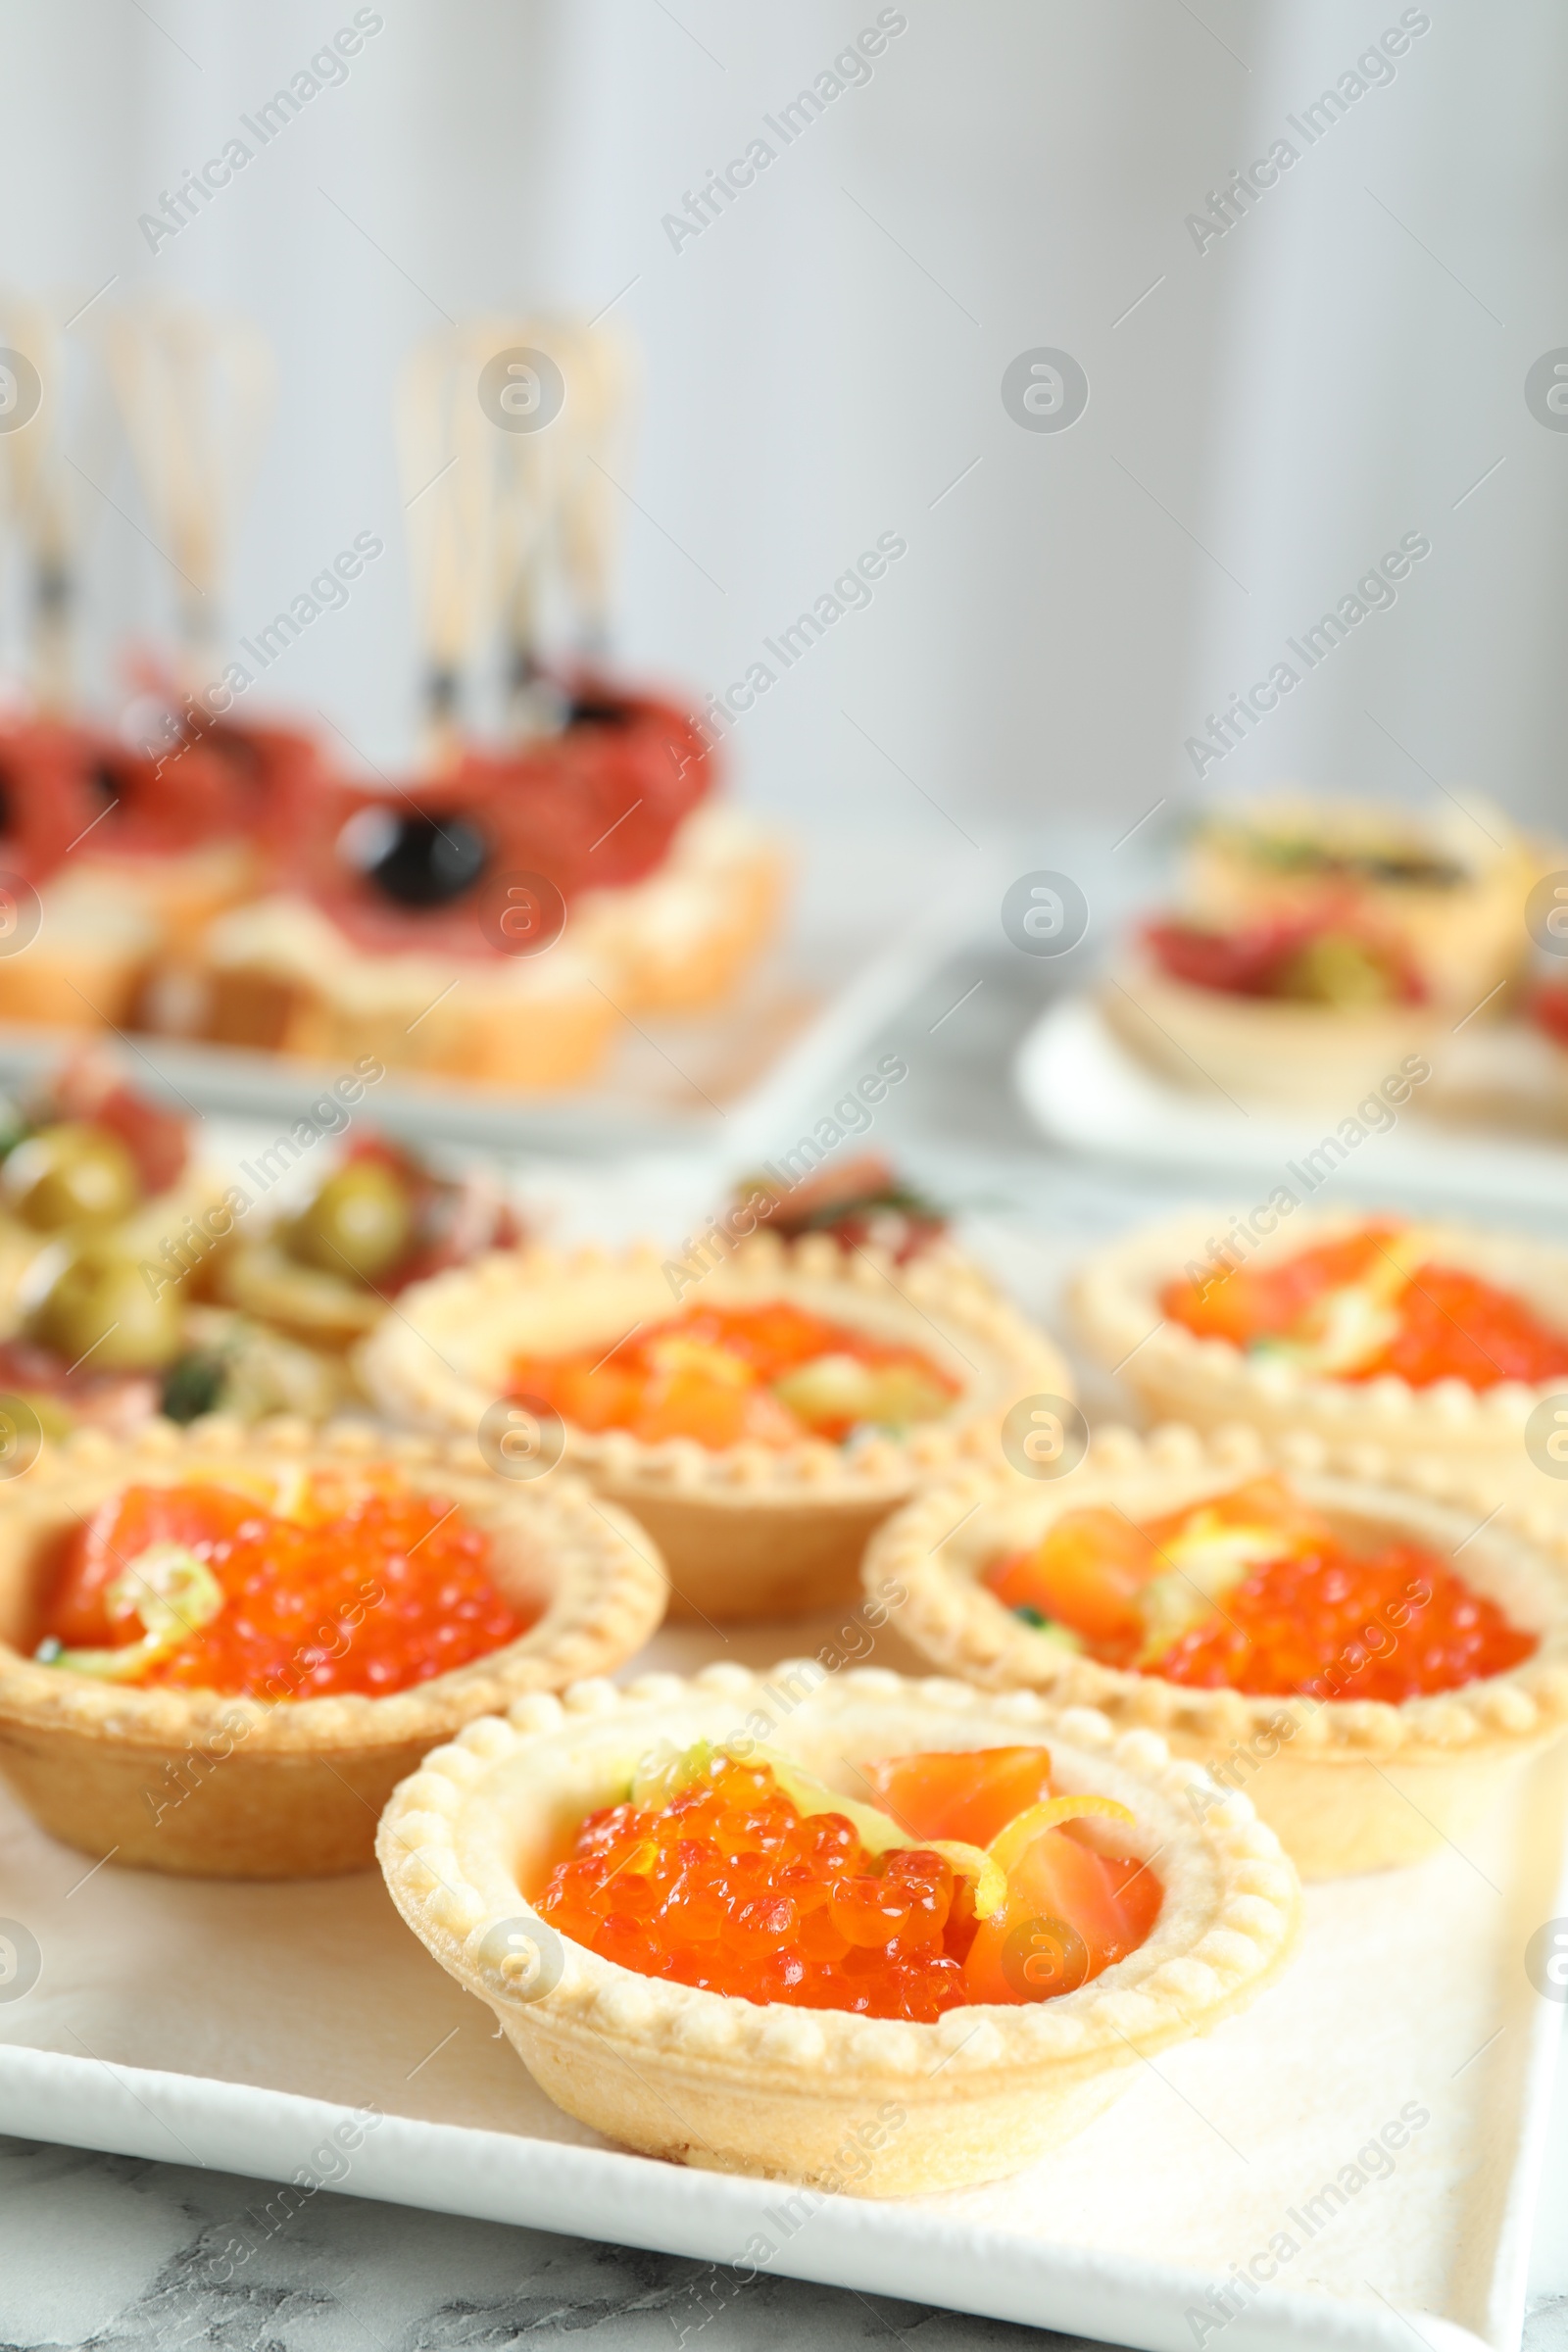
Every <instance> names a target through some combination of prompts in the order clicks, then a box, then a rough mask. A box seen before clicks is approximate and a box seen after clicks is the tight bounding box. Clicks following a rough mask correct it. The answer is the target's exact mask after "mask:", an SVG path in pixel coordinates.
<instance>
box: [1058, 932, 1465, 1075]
mask: <svg viewBox="0 0 1568 2352" xmlns="http://www.w3.org/2000/svg"><path fill="white" fill-rule="evenodd" d="M1100 1003H1101V1009H1102V1010H1103V1013H1104V1015H1105V1018H1106V1019H1107V1020H1108V1021H1109V1023H1110V1025H1111V1028H1112V1029H1113V1030H1114V1031H1115V1033H1116V1035H1117V1036H1118V1037H1120V1038H1121V1039H1122V1040H1123V1041H1124V1043H1125V1044H1127V1045H1129V1046H1131V1048H1132V1049H1133V1051H1134V1053H1136V1054H1139V1055H1140V1056H1141V1058H1142V1059H1143V1060H1145V1061H1147V1062H1152V1064H1153V1065H1154V1067H1155V1068H1156V1069H1157V1070H1159V1071H1161V1072H1162V1073H1163V1075H1164V1076H1165V1077H1167V1078H1171V1079H1174V1080H1175V1082H1176V1084H1177V1085H1178V1086H1180V1087H1183V1088H1185V1089H1186V1090H1187V1091H1188V1092H1190V1093H1198V1094H1203V1095H1207V1096H1209V1097H1210V1098H1212V1096H1213V1095H1214V1093H1215V1092H1216V1090H1217V1091H1218V1093H1219V1094H1221V1095H1223V1096H1226V1097H1228V1098H1230V1099H1231V1100H1232V1101H1236V1100H1238V1099H1240V1100H1242V1101H1244V1102H1245V1101H1249V1100H1250V1101H1256V1102H1266V1103H1282V1104H1290V1103H1294V1104H1298V1105H1299V1106H1300V1107H1302V1108H1307V1107H1312V1106H1320V1105H1326V1106H1328V1107H1330V1108H1341V1107H1344V1106H1348V1105H1350V1104H1353V1103H1356V1102H1357V1101H1359V1100H1361V1099H1362V1098H1363V1097H1365V1096H1366V1095H1368V1094H1370V1093H1374V1092H1375V1091H1376V1090H1377V1088H1378V1087H1379V1086H1380V1085H1381V1084H1382V1082H1383V1080H1384V1079H1386V1078H1388V1077H1390V1076H1397V1075H1398V1073H1399V1065H1400V1063H1401V1062H1403V1061H1405V1060H1406V1059H1407V1058H1408V1057H1409V1056H1411V1055H1417V1056H1419V1055H1421V1054H1422V1053H1423V1049H1425V1048H1426V1047H1428V1046H1430V1045H1431V1044H1432V1042H1433V1040H1434V1038H1435V1036H1436V1035H1437V1032H1438V1023H1439V1016H1438V1014H1437V1013H1436V1011H1435V1010H1434V1009H1433V1007H1432V1005H1373V1006H1368V1007H1364V1008H1355V1007H1350V1006H1342V1005H1299V1004H1294V1003H1290V1002H1288V1001H1286V1000H1285V999H1282V998H1278V997H1244V996H1238V995H1235V994H1232V993H1230V992H1229V991H1227V990H1225V989H1219V988H1194V987H1191V986H1190V985H1189V984H1188V983H1187V982H1186V981H1182V980H1172V979H1170V978H1168V977H1167V976H1166V974H1165V973H1163V972H1161V971H1159V970H1157V969H1156V967H1155V966H1154V965H1153V964H1152V962H1150V961H1149V960H1148V959H1147V958H1143V957H1140V958H1138V959H1136V960H1134V961H1131V962H1129V963H1128V964H1127V965H1126V966H1125V968H1124V969H1123V970H1122V972H1121V973H1120V974H1119V976H1117V977H1115V978H1113V979H1112V980H1111V981H1110V982H1109V983H1108V984H1107V985H1106V987H1105V988H1104V989H1103V991H1102V993H1101V999H1100Z"/></svg>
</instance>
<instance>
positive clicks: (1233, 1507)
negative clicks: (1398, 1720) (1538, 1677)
mask: <svg viewBox="0 0 1568 2352" xmlns="http://www.w3.org/2000/svg"><path fill="white" fill-rule="evenodd" d="M1228 1546H1229V1547H1230V1548H1229V1549H1227V1547H1228ZM1227 1562H1228V1570H1227ZM1205 1571H1206V1572H1207V1573H1208V1575H1209V1577H1210V1580H1211V1581H1210V1582H1208V1583H1206V1584H1205V1583H1204V1582H1203V1581H1202V1580H1203V1578H1204V1575H1205ZM984 1581H985V1583H986V1584H987V1586H988V1587H989V1588H990V1590H991V1591H992V1592H993V1593H996V1595H997V1597H998V1599H999V1600H1001V1601H1002V1602H1003V1603H1004V1604H1005V1606H1006V1607H1008V1608H1011V1609H1013V1610H1015V1611H1016V1612H1017V1613H1018V1614H1019V1615H1021V1616H1023V1617H1025V1618H1027V1619H1029V1620H1030V1621H1031V1622H1033V1623H1035V1624H1037V1625H1040V1624H1044V1625H1047V1626H1052V1627H1054V1628H1056V1629H1058V1631H1059V1632H1064V1633H1065V1635H1066V1637H1067V1639H1068V1640H1069V1642H1071V1643H1073V1644H1075V1645H1076V1646H1080V1647H1082V1648H1083V1649H1085V1650H1087V1651H1088V1652H1089V1653H1090V1654H1091V1655H1092V1656H1094V1657H1097V1658H1099V1659H1100V1660H1101V1661H1102V1662H1103V1664H1106V1665H1112V1666H1121V1667H1129V1666H1131V1667H1136V1668H1137V1669H1138V1671H1139V1672H1141V1673H1144V1674H1152V1675H1158V1676H1160V1677H1162V1678H1163V1679H1164V1680H1165V1681H1167V1682H1176V1683H1190V1684H1195V1685H1198V1686H1199V1687H1200V1688H1202V1689H1207V1690H1213V1689H1218V1688H1220V1687H1222V1686H1228V1687H1229V1688H1230V1689H1231V1690H1234V1691H1248V1692H1250V1693H1251V1694H1252V1695H1254V1696H1257V1697H1273V1696H1281V1695H1284V1694H1285V1693H1286V1692H1288V1691H1310V1692H1312V1693H1313V1694H1314V1695H1316V1696H1318V1697H1320V1698H1340V1697H1348V1698H1371V1699H1386V1700H1388V1701H1390V1702H1391V1703H1392V1704H1395V1705H1397V1704H1398V1703H1399V1702H1400V1701H1401V1700H1402V1699H1406V1698H1415V1697H1417V1696H1420V1695H1422V1694H1424V1693H1429V1692H1432V1691H1454V1690H1457V1689H1459V1687H1460V1686H1461V1685H1462V1684H1465V1683H1471V1682H1476V1681H1478V1680H1480V1679H1481V1678H1483V1677H1484V1676H1487V1675H1494V1674H1502V1673H1504V1672H1506V1670H1507V1669H1508V1668H1509V1667H1510V1666H1516V1665H1518V1663H1519V1661H1520V1660H1521V1659H1522V1658H1527V1657H1529V1656H1530V1655H1531V1653H1532V1652H1533V1651H1534V1650H1535V1648H1536V1646H1537V1637H1536V1636H1535V1635H1534V1634H1528V1633H1525V1632H1522V1631H1521V1630H1520V1628H1518V1627H1517V1626H1515V1625H1512V1624H1510V1622H1509V1621H1508V1619H1507V1617H1506V1616H1505V1615H1504V1614H1503V1612H1502V1610H1501V1609H1500V1608H1499V1607H1498V1606H1497V1604H1496V1602H1495V1600H1492V1599H1490V1598H1488V1596H1487V1595H1486V1594H1485V1593H1477V1592H1475V1591H1474V1590H1473V1589H1472V1588H1471V1587H1470V1586H1469V1585H1467V1584H1466V1583H1465V1581H1464V1579H1463V1578H1462V1577H1460V1576H1458V1575H1456V1574H1455V1572H1454V1571H1453V1570H1452V1569H1451V1568H1450V1567H1448V1566H1447V1564H1446V1562H1445V1561H1443V1560H1441V1559H1439V1558H1438V1557H1437V1556H1436V1555H1435V1554H1434V1553H1432V1552H1430V1551H1426V1550H1424V1549H1423V1548H1422V1547H1421V1546H1420V1545H1418V1544H1407V1543H1400V1542H1394V1543H1383V1544H1376V1545H1373V1546H1368V1547H1366V1548H1363V1549H1359V1550H1358V1549H1356V1548H1354V1547H1353V1546H1352V1545H1351V1544H1349V1543H1348V1542H1347V1541H1346V1540H1345V1538H1344V1537H1343V1536H1341V1535H1340V1534H1339V1533H1338V1532H1337V1531H1336V1530H1335V1528H1334V1527H1333V1526H1332V1525H1331V1524H1330V1522H1329V1521H1328V1520H1327V1519H1325V1518H1323V1517H1322V1516H1321V1514H1320V1513H1318V1512H1316V1511H1313V1510H1311V1509H1309V1508H1308V1507H1307V1506H1306V1505H1305V1504H1303V1503H1302V1502H1301V1501H1300V1500H1299V1497H1298V1496H1296V1495H1293V1494H1292V1493H1291V1491H1290V1489H1289V1488H1288V1487H1287V1486H1285V1485H1284V1483H1283V1482H1282V1481H1280V1480H1278V1479H1272V1478H1270V1479H1253V1480H1251V1481H1250V1482H1249V1483H1248V1484H1247V1485H1245V1486H1242V1487H1238V1488H1236V1489H1234V1490H1233V1491H1232V1492H1231V1493H1230V1494H1228V1495H1215V1496H1211V1497H1209V1498H1208V1499H1207V1500H1206V1501H1204V1502H1202V1503H1201V1504H1193V1505H1191V1506H1189V1507H1188V1508H1187V1509H1185V1510H1182V1511H1174V1512H1172V1513H1170V1514H1169V1515H1168V1516H1167V1517H1165V1518H1163V1519H1157V1520H1153V1521H1152V1522H1151V1523H1150V1524H1149V1525H1148V1526H1146V1527H1136V1526H1134V1525H1133V1523H1132V1521H1131V1520H1129V1519H1127V1518H1126V1517H1125V1516H1124V1515H1123V1514H1122V1513H1121V1512H1119V1511H1111V1510H1105V1509H1103V1508H1098V1507H1093V1506H1091V1507H1087V1508H1085V1509H1083V1510H1077V1511H1064V1512H1063V1513H1062V1515H1061V1517H1060V1518H1059V1519H1057V1520H1055V1521H1054V1524H1053V1525H1052V1527H1051V1528H1050V1529H1049V1531H1048V1532H1047V1534H1046V1536H1045V1537H1044V1538H1043V1539H1042V1541H1041V1542H1040V1543H1039V1544H1036V1545H1035V1546H1034V1548H1033V1549H1032V1550H1029V1551H1017V1552H1010V1553H1008V1554H1006V1555H1005V1557H1004V1558H1002V1559H999V1560H996V1561H994V1562H993V1563H992V1565H991V1567H990V1568H989V1569H988V1570H987V1571H986V1574H985V1579H984ZM1173 1611H1174V1612H1175V1614H1174V1617H1173V1615H1172V1612H1173ZM1184 1617H1185V1618H1186V1619H1187V1620H1188V1622H1186V1623H1185V1624H1184V1623H1183V1622H1182V1619H1183V1618H1184Z"/></svg>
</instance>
